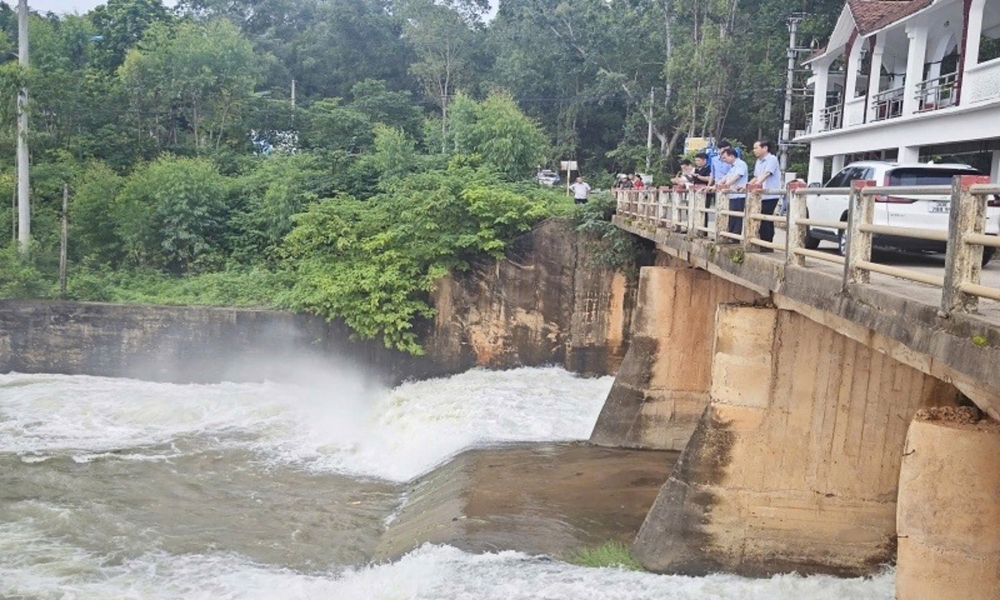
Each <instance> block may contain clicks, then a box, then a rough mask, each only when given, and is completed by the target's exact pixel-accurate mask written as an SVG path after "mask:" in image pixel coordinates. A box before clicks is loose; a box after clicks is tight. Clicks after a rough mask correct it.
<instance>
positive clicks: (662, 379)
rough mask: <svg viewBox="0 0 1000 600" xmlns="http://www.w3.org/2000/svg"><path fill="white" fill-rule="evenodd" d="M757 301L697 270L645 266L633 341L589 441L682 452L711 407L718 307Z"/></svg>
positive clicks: (746, 292) (744, 291)
mask: <svg viewBox="0 0 1000 600" xmlns="http://www.w3.org/2000/svg"><path fill="white" fill-rule="evenodd" d="M759 299H760V296H759V295H757V294H756V293H755V292H753V291H751V290H748V289H746V288H743V287H740V286H738V285H736V284H733V283H730V282H728V281H725V280H723V279H720V278H718V277H714V276H712V275H710V274H709V273H707V272H705V271H702V270H699V269H691V268H683V267H682V268H676V267H661V266H657V267H643V268H642V270H641V272H640V275H639V291H638V297H637V304H636V308H635V316H634V320H633V333H632V342H631V345H630V346H629V350H628V352H627V353H626V354H625V358H624V360H623V362H622V365H621V367H620V369H619V371H618V376H617V377H616V378H615V383H614V386H613V387H612V389H611V392H610V393H609V394H608V399H607V401H606V402H605V404H604V408H603V410H602V411H601V415H600V417H599V418H598V420H597V424H596V426H595V427H594V431H593V433H592V434H591V438H590V441H591V443H593V444H597V445H600V446H619V447H626V448H644V449H657V450H682V449H683V448H684V446H685V445H686V444H687V441H688V438H689V437H690V436H691V433H692V432H693V431H694V428H695V426H696V425H697V423H698V419H699V418H700V417H701V414H702V412H704V410H705V406H707V405H708V395H709V388H710V385H711V380H712V340H713V335H714V334H713V331H714V329H715V311H716V308H717V307H718V306H719V305H720V304H724V303H733V302H745V303H750V302H754V301H756V300H759Z"/></svg>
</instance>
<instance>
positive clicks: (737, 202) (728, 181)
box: [716, 147, 748, 234]
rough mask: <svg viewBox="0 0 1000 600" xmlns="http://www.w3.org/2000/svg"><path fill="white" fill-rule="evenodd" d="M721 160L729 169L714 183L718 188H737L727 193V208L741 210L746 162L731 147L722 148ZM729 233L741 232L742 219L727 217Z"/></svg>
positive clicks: (745, 182)
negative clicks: (735, 191) (731, 192)
mask: <svg viewBox="0 0 1000 600" xmlns="http://www.w3.org/2000/svg"><path fill="white" fill-rule="evenodd" d="M721 157H722V161H723V162H724V163H726V164H727V165H729V171H728V172H727V173H726V175H725V176H724V177H723V178H722V179H721V180H720V181H718V182H717V183H716V186H717V187H718V188H719V189H723V190H725V189H730V190H738V191H739V193H734V194H730V195H729V210H732V211H736V212H742V211H743V208H744V206H745V205H746V195H745V194H743V193H742V191H743V190H744V189H746V186H747V175H748V173H747V164H746V163H745V162H743V160H742V159H740V157H739V155H737V154H736V150H735V149H733V148H732V147H730V148H723V149H722V153H721ZM720 208H721V207H720ZM729 233H736V234H742V233H743V219H742V218H740V217H729Z"/></svg>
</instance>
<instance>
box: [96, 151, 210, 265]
mask: <svg viewBox="0 0 1000 600" xmlns="http://www.w3.org/2000/svg"><path fill="white" fill-rule="evenodd" d="M229 186H230V181H229V180H228V179H227V178H226V177H224V176H223V175H221V174H220V173H219V171H218V169H217V168H216V166H215V165H214V164H213V163H212V162H210V161H208V160H204V159H197V158H177V157H173V156H165V157H163V158H160V159H159V160H157V161H155V162H153V163H150V164H149V165H145V166H143V167H140V168H138V169H136V171H135V172H133V173H132V175H131V176H130V177H129V178H128V180H127V181H126V182H125V185H124V187H123V188H122V191H121V193H120V194H119V195H118V197H117V199H116V203H115V208H116V210H115V213H116V217H117V219H116V220H117V233H118V235H119V237H120V238H121V240H122V242H123V244H124V248H125V251H126V256H127V258H128V259H129V260H130V262H131V263H132V264H135V265H138V266H140V267H158V268H167V269H169V270H171V271H174V272H178V273H188V272H191V270H192V267H193V266H194V265H195V262H196V261H197V260H199V259H204V258H205V255H207V254H209V253H211V252H213V251H214V250H216V249H217V248H216V247H215V246H216V245H215V244H213V243H212V241H213V239H217V236H218V234H219V231H220V229H221V228H222V225H223V216H224V215H223V213H224V210H225V207H226V197H227V195H228V194H229Z"/></svg>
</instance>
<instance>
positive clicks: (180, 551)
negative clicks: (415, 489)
mask: <svg viewBox="0 0 1000 600" xmlns="http://www.w3.org/2000/svg"><path fill="white" fill-rule="evenodd" d="M610 385H611V378H601V379H582V378H578V377H575V376H573V375H571V374H569V373H567V372H565V371H563V370H561V369H557V368H537V369H534V368H533V369H516V370H512V371H503V372H490V371H482V370H475V371H470V372H468V373H464V374H461V375H457V376H454V377H451V378H446V379H438V380H431V381H425V382H419V383H408V384H404V385H401V386H399V387H397V388H394V389H392V390H385V389H379V388H374V387H372V386H370V385H367V384H366V383H365V382H364V381H363V380H362V379H361V378H360V377H354V376H352V375H350V374H349V373H346V372H342V373H336V374H333V375H329V374H327V375H317V374H315V373H313V374H310V375H309V376H303V377H300V378H299V379H298V380H297V381H296V382H295V383H273V382H269V383H260V384H247V383H241V384H236V383H223V384H216V385H175V384H163V383H149V382H140V381H134V380H126V379H107V378H96V377H77V376H74V377H69V376H53V375H18V374H8V375H0V598H3V599H8V598H10V599H14V598H17V599H22V598H23V599H36V598H37V599H46V600H47V599H50V598H51V599H66V600H69V599H81V600H82V599H95V600H96V599H102V600H103V599H111V598H137V599H145V598H149V599H160V598H164V599H166V598H171V599H185V600H186V599H198V598H205V599H208V598H234V599H237V598H238V599H242V598H248V599H249V598H260V599H284V598H303V599H304V598H310V599H311V598H330V599H338V600H339V599H348V600H350V599H367V598H386V599H388V598H393V599H395V598H442V599H451V598H456V599H457V598H469V599H472V598H476V599H480V598H497V599H501V598H503V599H512V598H551V599H558V598H567V599H569V598H572V599H577V598H601V599H606V598H630V599H631V598H668V599H669V598H676V599H688V598H690V599H708V598H750V599H775V600H783V599H792V598H803V597H808V598H815V599H823V598H830V599H833V598H837V599H852V598H858V599H861V598H864V599H880V598H886V599H888V598H891V597H892V574H891V573H886V574H883V575H881V576H878V577H875V578H872V579H855V580H838V579H833V578H829V577H798V576H780V577H775V578H772V579H768V580H748V579H743V578H738V577H733V576H726V575H714V576H709V577H701V578H686V577H668V576H658V575H652V574H647V573H633V572H626V571H621V570H618V569H587V568H582V567H576V566H571V565H568V564H565V563H563V562H559V561H557V560H554V559H552V558H549V557H544V556H528V555H525V554H521V553H516V552H502V553H495V554H485V555H473V554H468V553H465V552H462V551H460V550H457V549H455V548H451V547H448V546H431V545H427V546H424V547H422V548H420V549H418V550H415V551H413V552H411V553H410V554H408V555H407V556H405V557H403V558H402V559H400V560H399V561H396V562H394V563H388V564H376V565H372V564H367V562H368V558H367V557H369V556H371V553H372V549H373V548H374V546H375V544H376V543H377V540H378V538H379V536H380V535H381V534H382V532H383V531H384V529H385V524H386V522H387V520H389V519H390V518H391V515H392V514H393V513H394V511H396V510H397V509H398V507H399V504H400V502H401V501H402V499H403V498H404V497H405V488H406V486H405V482H406V481H408V480H410V479H412V478H413V477H415V476H417V475H419V474H421V473H424V472H426V471H428V470H430V469H432V468H433V467H435V466H436V465H439V464H441V463H442V462H444V461H446V460H447V459H448V458H449V457H450V456H453V455H454V454H456V453H457V452H460V451H461V450H463V449H466V448H471V447H476V446H484V445H491V444H497V443H504V442H517V441H557V440H578V439H585V438H586V437H587V436H588V435H589V432H590V429H591V428H592V427H593V424H594V421H595V420H596V418H597V415H598V413H599V412H600V408H601V404H602V403H603V400H604V398H605V396H606V394H607V392H608V389H609V388H610Z"/></svg>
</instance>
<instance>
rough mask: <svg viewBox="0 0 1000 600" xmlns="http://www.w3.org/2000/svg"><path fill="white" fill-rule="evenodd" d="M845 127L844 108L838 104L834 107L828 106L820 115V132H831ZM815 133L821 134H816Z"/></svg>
mask: <svg viewBox="0 0 1000 600" xmlns="http://www.w3.org/2000/svg"><path fill="white" fill-rule="evenodd" d="M843 126H844V107H843V106H842V105H841V104H840V103H839V102H838V103H836V104H834V105H833V106H827V107H826V108H824V109H823V110H821V111H820V113H819V131H830V130H831V129H840V128H841V127H843ZM814 133H819V132H818V131H817V132H814Z"/></svg>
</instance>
